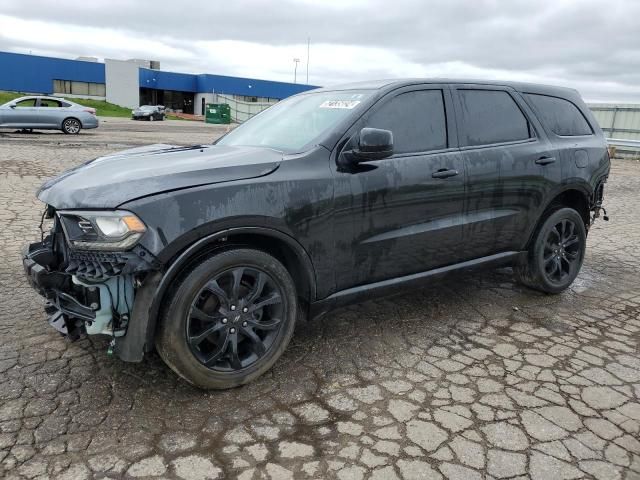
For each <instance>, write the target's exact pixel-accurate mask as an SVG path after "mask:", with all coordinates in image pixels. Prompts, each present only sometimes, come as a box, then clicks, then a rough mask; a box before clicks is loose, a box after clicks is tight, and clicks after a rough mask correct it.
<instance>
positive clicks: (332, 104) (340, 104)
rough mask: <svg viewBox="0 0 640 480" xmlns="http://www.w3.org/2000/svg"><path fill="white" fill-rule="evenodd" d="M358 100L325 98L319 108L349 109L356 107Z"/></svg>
mask: <svg viewBox="0 0 640 480" xmlns="http://www.w3.org/2000/svg"><path fill="white" fill-rule="evenodd" d="M359 103H360V100H325V101H324V102H322V103H321V104H320V107H319V108H345V109H347V110H351V109H353V108H356V107H357V106H358V104H359Z"/></svg>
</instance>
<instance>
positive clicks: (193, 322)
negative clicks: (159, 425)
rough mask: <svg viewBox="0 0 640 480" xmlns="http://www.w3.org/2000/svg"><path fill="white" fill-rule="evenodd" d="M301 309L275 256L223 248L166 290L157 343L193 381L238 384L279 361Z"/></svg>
mask: <svg viewBox="0 0 640 480" xmlns="http://www.w3.org/2000/svg"><path fill="white" fill-rule="evenodd" d="M297 311H298V306H297V295H296V289H295V285H294V283H293V280H292V279H291V276H290V275H289V272H288V271H287V269H286V268H285V267H284V265H282V263H280V262H279V261H278V260H277V259H276V258H274V257H272V256H271V255H269V254H267V253H265V252H262V251H259V250H252V249H236V250H228V251H224V252H221V253H219V254H216V255H214V256H212V257H209V258H208V259H206V260H204V261H203V262H202V263H201V264H199V265H197V266H196V267H194V268H193V269H192V270H191V271H190V272H188V273H186V275H185V276H184V277H183V278H182V280H181V281H180V282H179V284H178V285H177V286H176V287H175V289H174V290H173V291H172V292H171V293H170V294H169V297H168V298H167V300H166V303H165V308H164V311H163V315H162V319H161V323H160V326H159V332H158V335H157V337H156V347H157V349H158V353H159V354H160V356H161V357H162V359H163V360H164V361H165V363H166V364H167V365H169V367H171V369H172V370H173V371H174V372H176V373H177V374H178V375H179V376H181V377H182V378H183V379H185V380H186V381H187V382H189V383H191V384H192V385H195V386H197V387H200V388H203V389H226V388H232V387H236V386H238V385H243V384H245V383H247V382H250V381H251V380H253V379H255V378H257V377H259V376H260V375H262V374H263V373H265V372H266V371H267V370H269V369H270V368H271V367H272V366H273V364H274V363H275V362H276V360H278V358H279V357H280V356H281V355H282V353H283V352H284V350H285V348H286V347H287V345H288V343H289V340H290V339H291V337H292V335H293V331H294V328H295V322H296V315H297Z"/></svg>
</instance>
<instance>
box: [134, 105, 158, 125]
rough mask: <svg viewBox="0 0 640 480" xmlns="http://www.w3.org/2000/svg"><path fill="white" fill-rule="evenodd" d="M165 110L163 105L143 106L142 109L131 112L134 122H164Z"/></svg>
mask: <svg viewBox="0 0 640 480" xmlns="http://www.w3.org/2000/svg"><path fill="white" fill-rule="evenodd" d="M164 117H165V110H164V107H163V106H162V105H142V106H141V107H138V108H136V109H135V110H131V118H132V119H133V120H148V121H150V122H153V121H154V120H164Z"/></svg>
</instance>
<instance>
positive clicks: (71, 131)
mask: <svg viewBox="0 0 640 480" xmlns="http://www.w3.org/2000/svg"><path fill="white" fill-rule="evenodd" d="M80 130H82V124H81V123H80V120H78V119H77V118H73V117H69V118H65V119H64V120H63V122H62V131H63V132H64V133H66V134H67V135H77V134H78V133H80Z"/></svg>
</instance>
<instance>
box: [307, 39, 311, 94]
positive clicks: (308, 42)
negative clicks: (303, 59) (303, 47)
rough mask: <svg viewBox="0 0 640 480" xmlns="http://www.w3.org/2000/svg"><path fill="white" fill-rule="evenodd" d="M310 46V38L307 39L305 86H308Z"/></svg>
mask: <svg viewBox="0 0 640 480" xmlns="http://www.w3.org/2000/svg"><path fill="white" fill-rule="evenodd" d="M310 45H311V37H307V85H309V47H310Z"/></svg>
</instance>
